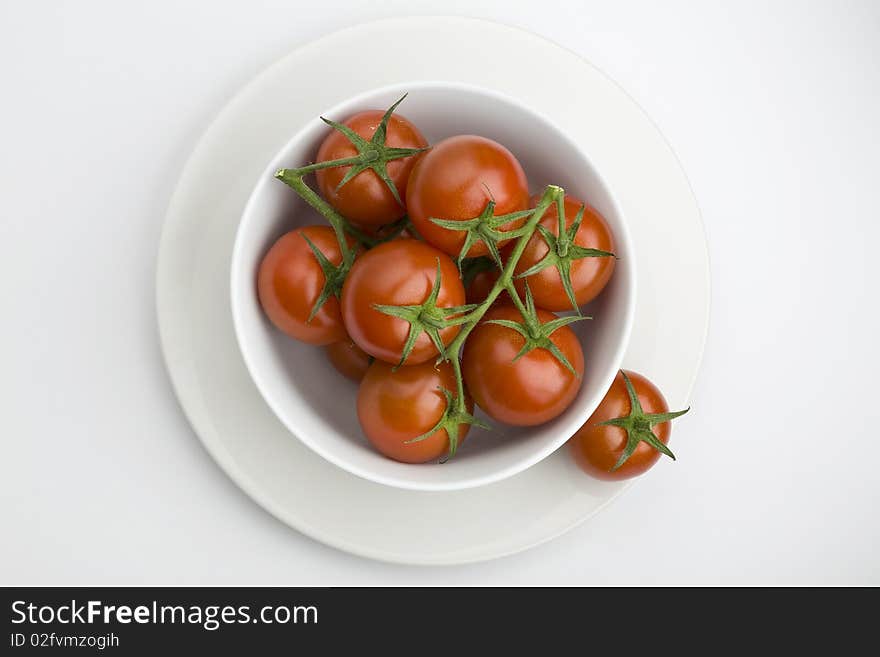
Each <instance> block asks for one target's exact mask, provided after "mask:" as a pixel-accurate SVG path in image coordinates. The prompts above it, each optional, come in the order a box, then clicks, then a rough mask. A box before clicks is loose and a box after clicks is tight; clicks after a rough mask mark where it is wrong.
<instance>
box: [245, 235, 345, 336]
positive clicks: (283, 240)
mask: <svg viewBox="0 0 880 657" xmlns="http://www.w3.org/2000/svg"><path fill="white" fill-rule="evenodd" d="M349 245H350V246H352V247H353V240H351V241H349ZM342 262H343V254H342V251H341V249H340V248H339V242H338V241H337V239H336V235H335V234H334V232H333V229H332V228H330V227H329V226H305V227H303V228H297V229H296V230H293V231H290V232H289V233H286V234H285V235H282V236H281V237H280V238H279V239H278V240H277V241H276V242H275V244H273V245H272V247H271V248H270V249H269V251H268V252H267V253H266V255H265V256H264V257H263V260H262V262H261V263H260V269H259V273H258V275H257V291H258V295H259V299H260V304H261V305H262V307H263V310H264V312H265V313H266V316H267V317H268V318H269V319H270V320H271V322H272V323H273V324H274V325H275V326H276V327H277V328H278V329H280V330H281V331H283V332H284V333H286V334H287V335H289V336H291V337H293V338H296V339H297V340H302V341H303V342H308V343H309V344H314V345H326V344H330V343H331V342H338V341H339V340H344V339H345V338H346V337H347V336H346V333H345V327H344V326H343V324H342V315H341V314H340V309H339V300H338V296H339V294H340V287H341V285H342V277H344V271H343V268H342V267H340V265H342Z"/></svg>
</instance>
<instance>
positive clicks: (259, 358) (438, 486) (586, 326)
mask: <svg viewBox="0 0 880 657" xmlns="http://www.w3.org/2000/svg"><path fill="white" fill-rule="evenodd" d="M404 92H409V96H408V97H407V99H406V100H405V101H404V102H403V103H402V104H401V105H400V107H399V108H398V111H399V112H400V114H402V115H404V116H406V117H407V118H409V119H410V120H412V121H413V122H414V123H415V124H416V125H417V126H418V127H419V129H420V130H421V131H422V132H423V133H424V135H425V137H427V139H428V140H429V141H430V142H431V143H435V142H437V141H439V140H440V139H443V138H445V137H449V136H452V135H457V134H478V135H483V136H485V137H490V138H492V139H495V140H496V141H498V142H500V143H502V144H504V145H505V146H506V147H507V148H509V149H510V150H511V151H512V152H513V153H514V155H516V157H517V158H518V159H519V161H520V162H521V163H522V165H523V168H524V169H525V171H526V175H527V176H528V179H529V185H530V188H531V189H530V191H531V192H536V191H540V190H541V189H543V187H544V186H545V185H547V184H548V183H553V184H556V185H560V186H562V187H563V188H565V190H566V192H567V193H570V194H572V195H574V196H576V197H578V198H580V199H583V200H585V201H587V202H588V203H590V204H591V205H592V206H594V207H595V208H596V209H597V210H599V212H601V213H602V215H603V216H604V217H605V219H606V220H607V221H608V223H609V225H610V226H611V229H612V231H613V233H614V239H615V249H616V252H617V254H618V256H619V258H620V259H619V260H618V262H617V264H616V267H615V270H614V275H613V276H612V277H611V281H610V282H609V283H608V285H607V287H606V288H605V290H604V291H603V292H602V294H601V295H600V296H599V298H598V299H596V300H595V301H594V302H592V303H591V304H589V305H588V306H587V307H586V308H585V314H588V315H591V316H593V318H594V319H593V320H592V321H584V322H578V323H576V324H573V325H572V329H573V330H574V331H575V332H576V333H577V334H578V336H579V337H580V339H581V342H582V344H583V347H584V360H585V372H584V377H583V381H582V384H581V388H580V391H579V392H578V395H577V397H576V398H575V400H574V402H573V403H572V404H571V406H570V407H569V408H568V409H566V411H565V412H564V413H563V414H562V415H560V416H559V417H558V418H556V419H554V420H552V421H551V422H548V423H546V424H543V425H541V426H537V427H525V428H518V427H507V426H503V425H500V424H498V423H494V422H493V423H492V424H493V426H494V428H493V430H492V431H483V430H480V429H472V430H471V433H470V434H469V436H468V439H467V440H466V441H465V442H464V443H463V444H462V446H461V448H460V449H459V451H458V453H457V454H456V455H455V457H454V458H453V459H451V460H449V461H448V462H446V463H444V464H439V463H427V464H421V465H411V464H404V463H398V462H396V461H392V460H390V459H388V458H386V457H384V456H382V455H381V454H379V453H378V452H377V451H375V450H374V449H373V448H372V447H371V446H370V444H369V443H368V441H367V439H366V438H365V437H364V435H363V433H362V432H361V430H360V427H359V425H358V420H357V413H356V411H355V399H356V396H357V385H356V384H353V383H351V382H349V381H347V380H346V379H344V378H343V377H342V376H341V375H340V374H338V373H337V372H336V371H335V370H334V369H333V367H332V366H331V365H330V363H329V362H328V361H327V359H326V356H325V355H324V350H323V349H322V348H318V347H313V346H310V345H307V344H303V343H300V342H297V341H295V340H293V339H292V338H289V337H287V336H286V335H283V334H282V333H281V332H280V331H278V330H276V329H275V328H274V327H273V326H272V324H271V323H270V322H269V320H268V319H267V318H266V316H265V315H264V314H263V312H262V310H261V308H260V304H259V300H258V299H257V293H256V278H257V269H258V267H259V264H260V260H261V259H262V257H263V255H264V254H265V253H266V251H267V250H268V248H269V247H270V246H271V245H272V243H273V242H274V241H275V240H276V239H277V238H278V237H279V236H280V235H282V234H284V233H285V232H287V231H289V230H291V229H293V228H295V227H297V226H301V225H308V224H315V223H325V220H324V219H323V218H322V217H321V216H320V215H319V214H317V213H316V212H315V211H314V210H312V209H311V208H309V207H308V206H307V205H306V204H305V203H304V202H302V201H301V200H300V199H299V197H298V196H297V194H296V193H295V192H294V191H293V190H292V189H290V188H289V187H287V186H286V185H285V184H284V183H282V182H280V181H279V180H276V179H275V178H274V177H273V174H274V173H275V171H276V170H277V169H279V168H283V167H296V166H302V165H303V164H306V163H308V162H311V161H313V159H314V156H315V153H316V151H317V149H318V145H319V143H320V142H321V140H322V139H323V138H324V136H325V135H326V134H327V131H328V130H329V128H328V127H327V126H326V125H325V124H324V123H323V122H321V121H320V120H319V118H318V117H315V118H314V120H312V121H311V122H310V123H308V124H307V125H306V126H305V127H303V128H302V129H301V130H300V131H299V132H298V133H297V134H296V135H295V136H294V137H293V138H292V139H291V140H290V141H289V142H288V143H287V144H286V145H285V146H284V147H283V148H282V149H281V151H279V153H278V154H277V155H276V156H275V157H274V158H273V159H272V161H271V162H270V163H269V164H268V166H267V167H266V170H265V172H264V173H263V175H262V176H261V178H260V179H259V181H257V184H256V187H255V188H254V191H253V192H252V194H251V197H250V199H249V200H248V203H247V205H246V207H245V210H244V213H243V215H242V219H241V225H240V226H239V228H238V233H237V235H236V240H235V246H234V248H233V254H232V274H231V295H232V299H231V301H232V315H233V321H234V324H235V332H236V337H237V339H238V344H239V346H240V348H241V352H242V355H243V356H244V361H245V364H246V365H247V368H248V370H249V371H250V374H251V376H252V377H253V380H254V382H255V383H256V386H257V388H258V389H259V391H260V393H261V394H262V396H263V397H264V399H265V400H266V402H267V403H268V405H269V406H270V407H271V408H272V410H273V411H274V413H275V415H277V416H278V418H279V419H280V420H281V422H282V423H283V424H284V425H285V426H286V427H287V428H288V430H289V431H290V432H291V433H292V434H293V435H294V436H296V437H297V438H298V439H299V440H301V441H302V442H303V443H305V444H306V445H308V446H309V447H310V448H311V449H313V450H314V451H315V452H317V453H318V454H320V455H321V456H322V457H324V458H325V459H327V460H328V461H330V462H331V463H334V464H335V465H337V466H339V467H340V468H343V469H345V470H347V471H349V472H351V473H352V474H355V475H358V476H360V477H363V478H365V479H369V480H371V481H374V482H378V483H381V484H386V485H389V486H396V487H400V488H408V489H416V490H429V491H442V490H455V489H464V488H471V487H475V486H482V485H485V484H489V483H492V482H496V481H500V480H501V479H504V478H506V477H510V476H511V475H515V474H517V473H518V472H521V471H523V470H525V469H526V468H528V467H529V466H532V465H534V464H535V463H537V462H539V461H540V460H542V459H543V458H545V457H546V456H548V455H549V454H551V453H552V452H554V451H555V450H556V449H557V448H559V447H560V446H561V445H562V444H563V443H565V441H566V440H567V439H568V438H569V436H571V435H572V434H573V433H574V432H575V431H576V430H577V429H578V428H579V427H580V426H581V425H582V424H583V423H584V421H586V419H587V418H588V417H589V416H590V414H592V412H593V410H595V408H596V406H597V405H598V404H599V402H600V401H601V400H602V397H603V396H604V394H605V391H606V390H607V389H608V387H609V386H610V385H611V381H612V379H613V378H614V376H615V374H616V373H617V370H618V369H619V367H620V363H621V359H622V358H623V354H624V350H625V348H626V345H627V342H628V341H629V335H630V329H631V327H632V320H633V313H634V308H635V280H636V277H635V263H634V261H633V253H634V251H633V249H632V246H631V243H630V237H629V233H628V231H627V228H626V223H625V222H624V219H623V216H622V215H621V212H620V209H619V207H618V205H617V203H616V202H615V200H614V196H613V195H612V193H611V190H609V189H608V187H607V186H606V185H605V183H604V181H603V180H602V178H601V176H600V175H599V173H598V172H597V171H596V170H595V169H594V168H593V166H592V165H591V163H590V160H589V157H588V153H589V150H590V145H589V144H575V143H572V142H571V141H570V140H569V139H568V138H567V137H566V136H565V135H564V134H562V133H561V132H560V131H559V130H557V129H556V128H555V127H554V126H553V125H551V124H550V123H549V122H548V121H547V120H546V119H544V118H543V117H542V116H541V115H539V114H537V113H536V112H534V111H533V110H531V109H529V108H527V107H524V106H523V105H521V104H520V103H518V102H517V101H515V100H514V99H512V98H508V97H506V96H502V95H500V94H498V93H495V92H490V91H488V90H486V89H482V88H478V87H474V86H468V85H462V84H459V83H451V82H417V83H405V84H397V85H393V86H388V87H383V88H381V89H377V90H374V91H370V92H367V93H364V94H361V95H359V96H357V97H355V98H352V99H351V100H348V101H346V102H344V103H341V104H339V105H337V106H336V107H333V108H330V109H328V110H327V112H326V113H325V114H324V115H325V116H327V117H329V118H332V119H335V120H337V121H341V120H344V119H346V118H348V117H349V116H350V115H352V114H354V113H355V112H358V111H360V110H364V109H384V108H386V107H388V106H389V105H391V103H393V102H394V101H395V100H396V99H397V98H399V97H400V96H401V95H402V94H403V93H404ZM308 182H310V184H312V185H313V186H314V180H310V181H308Z"/></svg>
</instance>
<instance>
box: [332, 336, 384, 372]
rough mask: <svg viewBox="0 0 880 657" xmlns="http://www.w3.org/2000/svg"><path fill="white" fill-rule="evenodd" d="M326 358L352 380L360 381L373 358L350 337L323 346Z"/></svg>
mask: <svg viewBox="0 0 880 657" xmlns="http://www.w3.org/2000/svg"><path fill="white" fill-rule="evenodd" d="M324 350H325V351H326V352H327V359H328V360H329V361H330V363H331V364H332V365H333V367H335V368H336V370H337V371H338V372H339V373H340V374H342V376H344V377H346V378H347V379H351V380H352V381H360V380H361V379H363V378H364V374H366V373H367V368H368V367H369V366H370V363H371V362H373V359H372V358H371V357H370V355H369V354H368V353H366V352H365V351H364V350H363V349H361V348H360V347H358V346H357V345H356V344H355V343H354V342H353V341H352V339H351V338H348V339H346V340H343V341H342V342H334V343H333V344H328V345H327V346H326V347H324Z"/></svg>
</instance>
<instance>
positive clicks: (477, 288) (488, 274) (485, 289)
mask: <svg viewBox="0 0 880 657" xmlns="http://www.w3.org/2000/svg"><path fill="white" fill-rule="evenodd" d="M499 276H501V272H500V271H499V270H498V268H497V267H493V268H492V269H486V270H483V271H481V272H479V273H477V274H475V275H474V278H473V280H472V281H471V282H470V284H469V285H468V286H467V302H468V303H482V302H483V301H485V300H486V297H488V296H489V292H491V291H492V288H493V287H495V283H496V282H497V281H498V277H499ZM503 294H504V292H502V293H501V294H499V295H498V298H499V299H500V298H501V296H502V295H503Z"/></svg>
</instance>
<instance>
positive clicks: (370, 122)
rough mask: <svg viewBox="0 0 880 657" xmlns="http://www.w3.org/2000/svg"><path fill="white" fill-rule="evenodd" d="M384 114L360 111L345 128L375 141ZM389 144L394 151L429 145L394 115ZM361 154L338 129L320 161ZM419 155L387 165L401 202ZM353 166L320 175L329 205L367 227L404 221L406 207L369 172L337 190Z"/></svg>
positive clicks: (325, 143)
mask: <svg viewBox="0 0 880 657" xmlns="http://www.w3.org/2000/svg"><path fill="white" fill-rule="evenodd" d="M383 114H384V112H382V111H379V110H368V111H366V112H359V113H358V114H355V115H354V116H352V117H351V118H350V119H348V120H347V121H345V123H344V125H346V126H348V127H349V128H351V129H352V130H354V131H355V132H356V133H357V134H358V135H360V136H361V137H363V138H364V139H368V140H369V139H371V138H372V136H373V133H375V132H376V128H377V127H378V126H379V123H380V122H381V120H382V115H383ZM385 145H386V146H388V147H390V148H423V147H425V146H427V145H428V142H427V141H426V140H425V138H424V137H423V136H422V133H421V132H419V130H418V128H416V127H415V126H414V125H413V124H412V123H410V122H409V121H408V120H407V119H405V118H404V117H403V116H401V115H400V114H392V115H391V118H390V119H389V120H388V126H387V128H386V133H385ZM355 155H357V149H356V148H355V146H354V144H352V143H351V141H350V140H349V139H348V137H346V136H345V135H343V134H342V133H341V132H339V131H338V130H335V129H332V128H331V130H330V134H328V135H327V137H326V138H325V139H324V141H323V142H321V146H320V148H319V149H318V155H317V158H316V160H317V161H318V162H327V161H329V160H338V159H342V158H346V157H353V156H355ZM415 159H416V158H415V156H412V157H404V158H400V159H397V160H391V161H390V162H388V164H387V171H388V176H389V177H390V178H391V180H393V181H394V185H395V187H397V192H398V194H399V195H400V198H401V200H403V199H405V198H406V189H407V181H408V179H409V175H410V171H411V170H412V167H413V164H414V160H415ZM350 168H351V167H350V166H342V167H333V168H330V169H320V170H319V171H317V172H316V177H317V181H318V188H319V189H320V191H321V194H322V195H323V197H324V198H325V199H327V202H328V203H329V204H330V205H332V206H333V207H334V208H336V209H337V210H338V211H339V212H340V214H342V215H343V216H344V217H346V218H348V219H350V220H351V221H352V222H354V223H356V224H358V225H360V226H363V227H376V226H381V225H383V224H387V223H391V222H392V221H394V220H396V219H400V218H401V217H402V216H403V215H404V212H405V211H406V210H405V208H404V207H403V206H402V205H401V204H400V203H398V202H397V201H396V200H395V198H394V195H393V194H392V193H391V190H390V189H389V188H388V185H387V184H386V183H385V182H384V181H383V180H382V179H381V178H379V176H378V175H377V174H376V172H375V171H372V170H370V169H367V170H366V171H361V172H360V173H359V174H357V175H356V176H355V177H354V178H352V179H351V180H349V181H348V182H347V183H345V184H344V185H343V186H342V187H340V188H339V189H337V188H336V187H337V185H339V183H340V181H341V180H342V178H343V177H344V176H345V174H346V173H348V170H349V169H350Z"/></svg>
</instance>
